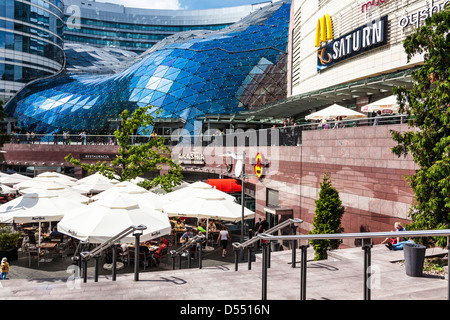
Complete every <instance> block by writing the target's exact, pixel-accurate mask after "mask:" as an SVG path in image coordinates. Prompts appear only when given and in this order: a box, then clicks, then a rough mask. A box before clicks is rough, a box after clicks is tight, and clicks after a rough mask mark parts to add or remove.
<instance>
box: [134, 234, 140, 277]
mask: <svg viewBox="0 0 450 320" xmlns="http://www.w3.org/2000/svg"><path fill="white" fill-rule="evenodd" d="M134 237H135V241H134V246H135V250H134V281H139V244H140V241H139V239H140V237H141V235H140V233H137V234H135V235H134Z"/></svg>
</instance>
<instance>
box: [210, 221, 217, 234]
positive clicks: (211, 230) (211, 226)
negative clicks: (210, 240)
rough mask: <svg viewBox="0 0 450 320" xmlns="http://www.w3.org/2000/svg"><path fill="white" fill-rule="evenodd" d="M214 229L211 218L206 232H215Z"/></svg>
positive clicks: (215, 228)
mask: <svg viewBox="0 0 450 320" xmlns="http://www.w3.org/2000/svg"><path fill="white" fill-rule="evenodd" d="M215 231H217V227H216V224H215V223H214V221H213V220H211V221H210V222H209V225H208V232H215Z"/></svg>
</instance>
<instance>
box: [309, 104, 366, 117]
mask: <svg viewBox="0 0 450 320" xmlns="http://www.w3.org/2000/svg"><path fill="white" fill-rule="evenodd" d="M339 116H341V117H342V118H345V119H359V118H367V116H366V115H365V114H362V113H360V112H357V111H354V110H351V109H348V108H345V107H343V106H340V105H338V104H333V105H331V106H329V107H327V108H325V109H322V110H319V111H317V112H314V113H311V114H310V115H308V116H306V117H305V119H306V120H322V119H335V118H337V117H339Z"/></svg>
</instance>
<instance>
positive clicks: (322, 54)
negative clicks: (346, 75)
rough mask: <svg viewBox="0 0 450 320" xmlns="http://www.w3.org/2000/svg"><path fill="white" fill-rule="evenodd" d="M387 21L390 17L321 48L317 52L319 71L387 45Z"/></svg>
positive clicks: (373, 22) (371, 23)
mask: <svg viewBox="0 0 450 320" xmlns="http://www.w3.org/2000/svg"><path fill="white" fill-rule="evenodd" d="M387 21H388V17H387V16H384V17H382V18H380V19H379V20H374V21H372V22H370V23H368V24H366V25H364V26H362V27H359V28H358V29H356V30H353V31H351V32H349V33H347V34H345V35H343V36H342V37H340V38H338V39H334V40H332V41H330V42H328V43H327V44H326V45H325V46H323V47H321V48H319V49H318V50H317V71H322V70H325V69H326V68H329V67H331V66H333V65H334V64H335V63H338V62H341V61H344V60H346V59H349V58H353V57H356V56H357V55H360V54H362V53H364V52H367V51H369V50H372V49H375V48H378V47H381V46H383V45H385V44H386V43H387Z"/></svg>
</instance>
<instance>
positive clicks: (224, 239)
mask: <svg viewBox="0 0 450 320" xmlns="http://www.w3.org/2000/svg"><path fill="white" fill-rule="evenodd" d="M228 240H230V233H229V232H228V230H227V227H226V226H222V230H220V232H219V236H218V237H217V244H219V241H220V243H221V244H222V258H225V255H226V254H227V246H228Z"/></svg>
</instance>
